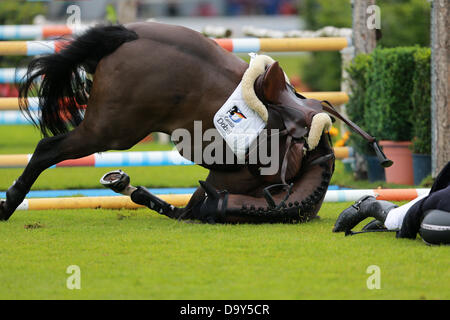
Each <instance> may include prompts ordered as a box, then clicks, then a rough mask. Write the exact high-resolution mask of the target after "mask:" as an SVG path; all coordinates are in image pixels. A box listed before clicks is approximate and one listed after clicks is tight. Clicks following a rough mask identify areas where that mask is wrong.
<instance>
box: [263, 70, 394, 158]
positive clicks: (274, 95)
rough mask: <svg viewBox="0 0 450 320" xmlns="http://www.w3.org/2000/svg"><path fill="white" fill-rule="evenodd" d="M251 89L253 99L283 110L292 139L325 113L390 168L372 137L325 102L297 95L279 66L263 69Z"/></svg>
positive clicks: (283, 116) (304, 132)
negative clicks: (364, 140) (343, 126)
mask: <svg viewBox="0 0 450 320" xmlns="http://www.w3.org/2000/svg"><path fill="white" fill-rule="evenodd" d="M254 89H255V94H256V96H257V97H258V98H259V99H260V100H261V101H262V102H263V103H264V105H266V106H270V107H273V109H278V110H280V109H281V108H282V109H284V110H283V111H282V118H283V119H284V124H285V125H286V128H287V129H288V131H290V132H291V133H292V132H294V135H293V136H294V137H295V135H297V138H298V137H300V136H301V135H304V134H306V131H307V128H310V127H311V124H312V120H313V117H314V116H315V115H316V114H318V113H323V111H326V112H327V113H330V114H332V115H333V116H335V117H337V118H339V119H340V120H342V121H344V123H346V124H347V125H348V126H349V127H350V128H351V129H352V130H354V131H355V132H357V133H358V134H359V135H361V136H362V137H363V138H364V139H366V140H367V141H368V142H369V143H370V145H371V146H372V147H373V148H374V150H375V153H376V154H377V156H378V159H379V161H380V164H381V165H382V166H384V167H389V166H391V165H392V161H391V160H389V159H387V158H386V156H385V155H384V153H383V152H382V150H381V149H380V147H379V146H378V144H377V141H376V139H375V138H374V137H372V136H370V135H369V134H367V133H366V132H365V131H363V130H362V129H361V128H359V127H358V126H357V125H356V124H354V123H353V122H352V121H350V120H348V119H347V118H346V117H343V116H342V115H341V114H339V112H337V111H336V110H335V109H334V108H333V107H332V106H331V105H330V104H329V103H328V102H326V101H318V100H315V99H307V98H305V97H303V96H302V95H300V94H299V93H297V92H296V91H295V88H294V87H292V86H291V85H290V84H289V83H288V82H287V81H286V77H285V74H284V72H283V70H282V69H281V67H280V65H279V64H278V62H274V63H272V64H270V65H268V66H267V67H266V69H265V72H264V73H262V74H261V75H260V76H259V77H258V78H257V79H256V81H255V84H254ZM283 107H288V108H283ZM294 110H295V111H294ZM269 120H270V119H269ZM303 130H304V131H303Z"/></svg>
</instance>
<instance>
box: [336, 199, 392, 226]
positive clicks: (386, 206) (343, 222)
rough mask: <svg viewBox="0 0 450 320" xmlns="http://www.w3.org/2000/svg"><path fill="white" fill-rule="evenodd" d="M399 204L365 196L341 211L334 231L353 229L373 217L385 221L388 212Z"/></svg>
mask: <svg viewBox="0 0 450 320" xmlns="http://www.w3.org/2000/svg"><path fill="white" fill-rule="evenodd" d="M397 207H398V206H397V205H395V204H393V203H391V202H389V201H384V200H376V198H375V197H373V196H364V197H362V198H360V199H359V200H358V201H356V202H355V203H354V204H352V205H351V206H350V207H348V208H347V209H345V210H344V211H342V212H341V214H340V215H339V217H338V218H337V220H336V223H335V225H334V228H333V232H343V231H349V230H352V229H353V228H354V227H355V226H356V225H357V224H359V223H360V222H361V221H363V220H365V219H367V218H369V217H373V218H375V219H377V220H378V221H380V222H382V223H384V222H385V221H386V218H387V216H388V213H389V212H390V211H391V210H392V209H394V208H397Z"/></svg>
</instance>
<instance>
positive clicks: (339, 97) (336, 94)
mask: <svg viewBox="0 0 450 320" xmlns="http://www.w3.org/2000/svg"><path fill="white" fill-rule="evenodd" d="M297 91H298V92H299V93H300V94H301V95H303V96H305V97H307V98H309V99H316V100H327V101H328V102H330V103H331V104H333V105H336V106H338V105H341V104H345V103H347V102H348V99H349V98H348V94H347V93H346V92H342V91H323V92H300V91H299V90H297Z"/></svg>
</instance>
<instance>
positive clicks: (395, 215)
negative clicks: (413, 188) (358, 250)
mask: <svg viewBox="0 0 450 320" xmlns="http://www.w3.org/2000/svg"><path fill="white" fill-rule="evenodd" d="M426 196H428V194H423V195H421V196H419V197H417V198H415V199H414V200H412V201H410V202H408V203H407V204H404V205H403V206H400V207H398V208H394V209H392V210H391V211H389V213H388V215H387V217H386V220H385V221H384V225H385V226H386V228H387V229H388V230H400V229H401V227H402V223H403V219H404V218H405V215H406V213H407V212H408V210H409V208H411V207H412V206H413V205H414V204H415V203H416V202H418V201H420V200H422V199H423V198H425V197H426Z"/></svg>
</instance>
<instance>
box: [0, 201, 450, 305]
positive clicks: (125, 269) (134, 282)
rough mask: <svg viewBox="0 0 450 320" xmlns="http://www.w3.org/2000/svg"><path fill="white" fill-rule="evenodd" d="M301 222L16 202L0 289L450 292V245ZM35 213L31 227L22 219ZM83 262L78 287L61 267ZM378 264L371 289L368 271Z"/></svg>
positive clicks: (239, 294) (177, 293) (344, 295)
mask: <svg viewBox="0 0 450 320" xmlns="http://www.w3.org/2000/svg"><path fill="white" fill-rule="evenodd" d="M348 205H349V203H340V204H325V205H324V206H323V208H322V210H321V212H320V215H321V217H322V218H321V219H320V220H318V221H313V222H310V223H307V224H301V225H281V224H275V225H225V226H224V225H204V224H190V223H185V222H178V221H174V220H170V219H168V218H165V217H162V216H158V215H156V214H155V213H151V212H150V211H149V210H145V209H140V210H120V211H115V210H64V211H56V210H53V211H52V210H48V211H34V212H17V213H15V215H14V216H13V217H12V218H11V220H10V221H8V222H6V223H0V239H2V246H1V248H0V284H1V285H0V299H449V298H450V291H449V290H450V289H449V288H450V283H449V279H450V271H449V268H448V266H449V263H450V254H449V253H450V247H428V246H426V245H425V244H423V243H422V241H421V240H415V241H412V240H404V239H395V235H394V234H393V233H382V234H363V235H356V236H353V237H344V235H343V234H334V233H332V232H331V229H332V226H333V223H334V221H335V218H336V216H337V214H338V213H339V212H340V211H341V210H342V209H344V208H345V207H346V206H348ZM30 224H38V225H39V226H41V227H40V228H36V229H26V228H25V226H27V225H30ZM70 265H77V266H79V267H80V269H81V290H69V289H67V288H66V280H67V277H69V274H66V269H67V267H68V266H70ZM371 265H377V266H379V267H380V270H381V278H380V280H381V289H378V290H377V289H374V290H369V289H368V288H367V286H366V281H367V279H368V277H369V276H370V275H371V274H367V273H366V270H367V268H368V267H369V266H371Z"/></svg>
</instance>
